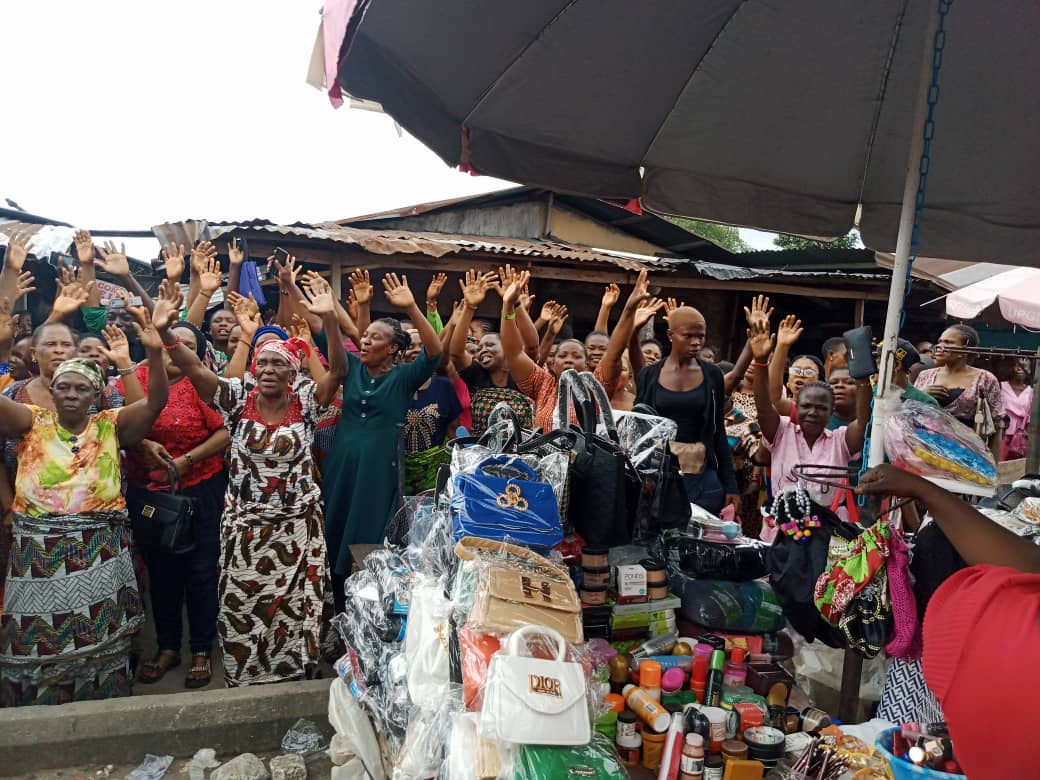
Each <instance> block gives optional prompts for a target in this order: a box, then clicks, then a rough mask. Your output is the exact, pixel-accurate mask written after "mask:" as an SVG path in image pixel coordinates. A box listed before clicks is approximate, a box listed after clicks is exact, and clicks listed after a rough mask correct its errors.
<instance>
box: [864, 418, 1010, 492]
mask: <svg viewBox="0 0 1040 780" xmlns="http://www.w3.org/2000/svg"><path fill="white" fill-rule="evenodd" d="M885 454H886V455H887V456H888V459H889V460H890V461H891V462H892V464H893V465H895V466H898V467H899V468H901V469H905V470H907V471H910V472H913V473H914V474H920V475H922V476H925V477H929V478H933V479H938V480H945V481H946V485H947V486H948V487H949V488H950V489H951V490H953V491H955V492H956V491H957V490H964V491H966V492H972V493H978V492H980V489H981V490H982V491H985V492H992V489H993V488H994V487H995V486H996V483H997V466H996V463H995V462H994V460H993V455H992V454H991V453H990V451H989V449H988V448H987V447H986V445H985V443H984V442H983V441H982V439H981V438H979V436H978V435H977V434H976V433H975V431H973V430H971V429H970V428H969V427H968V426H966V425H964V424H963V423H962V422H960V421H959V420H957V418H955V417H954V416H953V415H951V414H950V413H949V412H946V411H944V410H942V409H940V408H938V407H935V406H930V405H928V404H923V403H919V402H917V401H907V402H904V403H903V404H902V405H901V406H900V408H899V411H898V412H896V413H895V414H894V415H893V416H892V418H891V419H890V420H889V421H888V427H886V428H885Z"/></svg>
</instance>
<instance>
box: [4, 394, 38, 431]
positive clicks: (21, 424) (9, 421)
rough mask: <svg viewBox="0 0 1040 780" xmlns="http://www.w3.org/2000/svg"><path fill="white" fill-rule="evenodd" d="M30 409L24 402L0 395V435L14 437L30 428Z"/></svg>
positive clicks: (31, 419)
mask: <svg viewBox="0 0 1040 780" xmlns="http://www.w3.org/2000/svg"><path fill="white" fill-rule="evenodd" d="M32 421H33V418H32V410H31V409H30V408H29V407H28V406H27V405H26V404H20V403H18V402H17V401H12V400H11V399H10V398H8V397H7V396H6V395H0V436H6V437H7V438H9V439H14V438H17V437H19V436H21V435H22V434H23V433H25V432H26V431H27V430H29V429H30V428H32Z"/></svg>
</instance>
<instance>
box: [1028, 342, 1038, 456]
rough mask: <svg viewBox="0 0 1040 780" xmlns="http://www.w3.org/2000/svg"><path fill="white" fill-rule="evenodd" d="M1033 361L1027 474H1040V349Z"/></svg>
mask: <svg viewBox="0 0 1040 780" xmlns="http://www.w3.org/2000/svg"><path fill="white" fill-rule="evenodd" d="M1036 356H1037V359H1036V360H1035V361H1034V362H1033V408H1032V410H1031V411H1030V413H1029V430H1028V431H1027V432H1026V437H1027V440H1028V442H1029V445H1028V452H1027V453H1026V474H1040V349H1037V351H1036Z"/></svg>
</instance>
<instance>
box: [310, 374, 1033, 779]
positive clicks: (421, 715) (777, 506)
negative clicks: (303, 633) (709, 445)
mask: <svg viewBox="0 0 1040 780" xmlns="http://www.w3.org/2000/svg"><path fill="white" fill-rule="evenodd" d="M560 383H561V392H560V404H559V407H558V409H557V412H556V416H555V420H554V423H555V426H556V427H555V428H554V430H553V431H550V432H548V433H541V432H534V431H527V430H523V429H521V428H520V427H519V425H518V423H517V422H516V419H515V417H513V415H512V414H511V413H510V412H509V411H508V408H507V407H504V406H500V407H499V408H497V409H496V410H495V412H494V413H493V414H492V423H491V425H490V427H489V430H488V432H487V433H486V434H485V435H484V436H483V437H481V438H480V439H462V440H458V441H456V442H455V443H454V444H453V445H452V447H451V464H450V466H446V467H444V468H443V469H442V473H441V475H440V478H439V480H438V488H437V490H434V491H430V492H429V493H426V494H423V495H420V496H416V497H413V498H411V499H409V501H408V503H407V506H406V508H405V509H404V510H403V511H402V514H401V516H400V518H399V522H397V523H395V524H394V525H393V527H392V529H391V532H390V538H388V539H387V543H386V546H385V548H384V549H381V550H378V551H376V552H375V553H373V554H372V555H370V556H369V557H368V558H367V559H366V560H365V561H364V563H363V566H362V567H361V569H360V571H357V572H355V573H354V574H353V575H352V576H351V577H350V578H348V580H347V583H346V596H347V600H346V602H347V610H346V612H345V613H344V614H341V615H338V616H337V617H336V618H335V620H334V624H335V627H336V629H337V631H338V633H339V635H340V637H341V639H342V641H343V643H344V645H345V652H344V653H343V655H342V657H341V658H340V659H339V661H338V662H337V663H336V671H337V674H338V679H337V680H336V681H334V683H333V687H332V692H331V697H330V703H329V717H330V720H331V722H332V725H333V726H334V727H335V728H336V731H337V736H336V738H335V739H334V741H333V744H332V750H331V754H332V756H333V760H334V762H335V763H336V764H337V765H338V766H337V770H336V771H337V774H335V775H334V777H340V778H346V777H352V778H353V777H356V778H365V777H370V778H372V779H373V780H380V778H384V777H387V778H396V780H409V779H411V778H414V779H415V780H420V779H421V778H432V777H439V778H450V779H452V780H455V779H456V778H458V779H460V780H461V779H465V780H474V779H475V778H503V780H505V779H506V778H509V779H510V780H512V779H516V780H535V778H564V777H589V778H624V777H633V778H641V777H657V778H661V779H662V780H664V779H666V778H667V779H669V780H674V779H675V778H683V780H701V779H702V778H718V779H719V780H722V779H723V778H727V779H728V780H738V779H739V778H747V779H758V778H763V777H767V778H800V779H801V778H850V777H855V778H857V780H869V778H890V777H893V775H894V776H895V777H900V776H903V775H905V774H906V773H907V772H909V771H911V770H914V771H917V772H919V773H920V772H924V775H919V776H935V777H945V776H948V775H944V774H941V773H939V774H935V773H934V772H943V771H945V772H950V773H953V774H954V775H958V773H959V767H958V764H957V761H956V754H955V752H954V746H953V745H952V744H951V742H950V739H949V734H948V733H947V732H946V731H945V727H944V726H943V725H942V724H941V723H931V724H926V725H924V726H922V725H920V724H917V725H915V724H912V723H909V722H904V723H901V722H899V721H891V722H883V721H878V720H874V721H869V722H867V723H864V724H859V725H856V726H851V727H850V726H848V725H842V724H839V723H838V722H837V721H836V720H835V719H834V717H833V712H828V711H827V710H826V709H822V708H820V707H817V706H815V703H814V701H813V700H812V699H811V698H810V696H811V694H812V692H813V691H814V687H813V680H812V678H813V677H816V678H817V682H818V681H819V676H820V669H819V668H808V667H809V666H812V665H813V664H816V665H817V666H819V663H821V662H820V659H825V658H826V657H827V656H828V653H830V654H832V655H836V656H837V657H838V659H839V665H840V657H841V653H842V652H843V651H851V652H853V653H856V654H858V655H859V656H861V657H863V658H867V659H875V658H882V657H884V656H886V655H887V656H891V657H892V658H899V659H913V658H915V657H919V654H920V624H919V621H918V620H917V619H916V614H917V612H916V610H917V604H916V602H915V594H914V593H913V592H911V590H910V579H909V575H908V571H909V567H910V564H909V551H908V547H907V544H906V540H905V536H904V531H905V530H906V529H904V527H903V525H902V524H901V521H900V508H901V507H900V506H899V505H898V504H896V503H892V502H886V503H884V504H883V506H882V508H881V512H880V519H879V521H878V522H877V523H876V524H874V525H873V526H871V527H870V528H863V527H861V526H858V525H853V524H850V523H848V522H845V521H842V520H841V519H839V518H838V516H837V515H836V514H835V513H834V512H832V511H831V510H830V509H829V508H827V507H824V506H821V505H820V504H818V503H816V501H814V500H813V498H811V497H810V493H809V492H807V491H806V490H803V489H802V488H801V487H799V488H796V489H794V490H791V491H785V492H784V493H781V494H780V495H778V496H776V497H775V498H774V499H773V500H772V501H771V502H769V504H768V505H767V506H766V508H765V509H764V510H763V515H764V517H765V521H766V522H767V523H769V524H772V525H773V526H774V527H775V528H776V529H777V535H776V539H775V541H774V542H773V543H772V544H768V545H767V544H765V543H764V542H760V541H758V540H752V539H748V538H745V537H743V536H742V535H741V533H740V527H739V525H738V524H737V523H736V522H734V521H733V519H732V518H729V517H718V516H714V515H711V514H710V513H708V512H705V511H704V510H702V509H700V508H698V507H696V506H693V505H690V504H687V503H685V502H677V501H675V500H674V497H675V492H674V484H675V483H674V477H675V476H676V474H677V471H676V466H675V463H674V461H673V456H672V452H671V447H670V442H671V440H672V439H673V437H674V436H675V432H676V428H675V424H674V423H673V422H672V421H670V420H666V419H663V418H660V417H655V416H652V415H648V414H640V413H636V412H617V413H611V412H610V410H609V405H608V404H607V403H606V399H605V395H603V390H602V388H601V387H600V386H599V385H598V383H596V382H595V380H594V379H593V378H592V376H591V374H583V375H578V374H575V373H574V372H573V371H570V372H565V374H564V375H563V376H562V377H561V380H560ZM892 415H893V424H892V425H891V426H890V428H889V435H888V436H886V438H885V442H884V444H885V447H886V451H887V453H888V456H889V458H890V459H891V460H892V461H893V462H895V463H896V464H897V465H899V466H900V467H901V468H904V469H906V470H909V471H913V472H915V473H918V474H921V475H924V476H926V477H928V478H930V479H935V480H944V481H945V483H946V484H947V485H949V486H950V487H952V488H954V489H957V490H975V491H976V492H980V493H982V492H986V490H989V491H990V492H992V488H993V485H994V483H995V480H996V468H995V465H994V463H993V461H992V459H991V457H990V455H989V453H988V451H987V450H986V447H985V446H984V445H983V443H982V441H981V440H980V439H979V438H978V437H977V436H976V435H975V434H974V433H973V432H972V431H971V430H969V429H968V428H967V427H965V426H963V425H961V424H960V423H958V422H957V421H956V420H954V419H953V418H951V417H950V416H949V415H946V414H945V413H944V412H941V411H939V410H936V409H934V408H932V407H927V406H924V405H921V404H914V403H908V404H906V405H905V408H904V409H902V410H895V411H893V412H892ZM561 421H562V423H561ZM568 421H569V424H568ZM610 463H613V464H614V466H615V467H614V468H608V464H610ZM803 476H804V478H805V479H806V480H812V479H823V480H825V481H828V480H830V479H831V478H830V477H828V476H826V475H823V476H821V475H819V474H818V473H817V472H815V471H814V470H813V469H812V468H810V467H808V466H806V467H805V468H804V469H803ZM833 484H834V487H835V489H840V488H841V484H840V483H838V482H834V483H833ZM1037 501H1040V500H1036V501H1027V502H1026V504H1027V505H1028V504H1032V503H1037ZM1038 508H1040V507H1032V509H1030V510H1029V511H1035V510H1036V509H1038ZM723 514H724V515H725V514H726V513H725V512H724V513H723ZM992 517H993V519H994V520H995V521H997V522H1000V523H1002V524H1004V525H1005V526H1006V527H1009V528H1010V527H1014V528H1016V529H1017V530H1016V532H1017V533H1020V534H1023V535H1024V534H1032V533H1033V532H1034V531H1035V530H1036V529H1037V527H1038V526H1036V525H1033V524H1032V523H1031V522H1030V517H1028V516H1027V513H1026V506H1023V507H1022V508H1021V509H1020V510H1019V511H1018V515H1017V516H1015V515H1014V514H1013V513H1011V512H1007V511H1003V510H993V511H992ZM1038 519H1040V518H1038ZM807 659H812V660H810V661H809V663H808V665H807ZM878 668H879V670H880V671H879V672H878V674H879V676H880V677H881V678H884V674H885V672H884V667H883V666H879V667H878ZM839 674H840V672H839ZM824 676H826V675H824ZM832 676H833V675H832ZM831 684H832V685H833V686H834V687H836V686H837V681H836V680H835V681H833V682H832V683H831ZM906 720H909V718H908V719H906ZM915 729H916V731H915ZM929 773H933V774H931V775H930V774H929Z"/></svg>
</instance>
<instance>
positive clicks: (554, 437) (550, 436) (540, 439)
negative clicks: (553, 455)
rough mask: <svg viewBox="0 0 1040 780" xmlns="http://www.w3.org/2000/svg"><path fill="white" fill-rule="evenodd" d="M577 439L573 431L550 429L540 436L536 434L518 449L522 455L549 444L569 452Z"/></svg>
mask: <svg viewBox="0 0 1040 780" xmlns="http://www.w3.org/2000/svg"><path fill="white" fill-rule="evenodd" d="M577 440H578V436H577V434H575V433H574V431H564V430H556V431H550V432H549V433H546V434H543V435H541V436H536V437H535V438H533V439H530V440H529V441H525V442H524V443H523V444H521V445H520V447H519V448H518V449H519V451H520V454H521V455H523V454H525V453H528V452H535V451H536V450H539V449H541V448H542V447H545V446H547V445H551V446H553V447H556V448H557V449H558V450H560V451H562V452H569V451H570V450H573V449H574V445H575V443H576V442H577Z"/></svg>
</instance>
